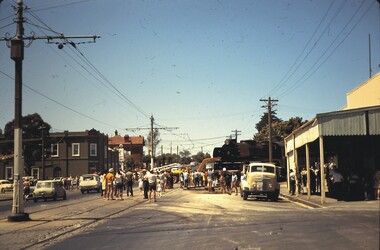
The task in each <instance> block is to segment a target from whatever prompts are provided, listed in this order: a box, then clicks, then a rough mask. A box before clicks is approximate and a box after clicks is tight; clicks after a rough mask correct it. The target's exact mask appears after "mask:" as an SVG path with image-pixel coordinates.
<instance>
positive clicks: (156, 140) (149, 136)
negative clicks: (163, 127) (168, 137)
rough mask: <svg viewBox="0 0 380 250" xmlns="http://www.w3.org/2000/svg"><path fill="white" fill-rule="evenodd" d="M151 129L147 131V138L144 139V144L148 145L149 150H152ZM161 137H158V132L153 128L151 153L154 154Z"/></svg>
mask: <svg viewBox="0 0 380 250" xmlns="http://www.w3.org/2000/svg"><path fill="white" fill-rule="evenodd" d="M151 141H152V131H149V135H148V138H147V139H146V142H145V145H147V146H148V148H149V151H151V150H152V143H151ZM160 142H161V139H160V132H159V131H158V129H153V155H155V152H156V149H157V146H158V144H160Z"/></svg>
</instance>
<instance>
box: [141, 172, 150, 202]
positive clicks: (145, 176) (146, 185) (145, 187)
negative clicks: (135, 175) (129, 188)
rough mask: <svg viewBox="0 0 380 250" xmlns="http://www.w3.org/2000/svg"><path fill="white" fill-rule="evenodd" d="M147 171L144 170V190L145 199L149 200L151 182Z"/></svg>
mask: <svg viewBox="0 0 380 250" xmlns="http://www.w3.org/2000/svg"><path fill="white" fill-rule="evenodd" d="M147 174H148V173H147V171H146V169H144V170H143V177H142V179H143V189H144V199H148V191H149V182H148V175H147Z"/></svg>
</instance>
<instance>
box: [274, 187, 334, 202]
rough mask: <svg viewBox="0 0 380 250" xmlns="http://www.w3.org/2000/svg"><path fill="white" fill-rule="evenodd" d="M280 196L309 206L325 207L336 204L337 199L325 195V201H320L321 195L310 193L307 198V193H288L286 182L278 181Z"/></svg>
mask: <svg viewBox="0 0 380 250" xmlns="http://www.w3.org/2000/svg"><path fill="white" fill-rule="evenodd" d="M280 197H282V198H286V199H288V200H291V201H294V202H298V203H301V204H303V205H306V206H308V207H311V208H326V207H330V206H333V205H334V204H337V203H338V201H337V200H336V199H334V198H330V197H327V196H326V198H325V202H324V203H323V204H322V203H321V195H319V194H318V195H310V199H308V197H307V194H302V193H301V194H295V195H290V194H289V192H288V186H287V182H281V183H280Z"/></svg>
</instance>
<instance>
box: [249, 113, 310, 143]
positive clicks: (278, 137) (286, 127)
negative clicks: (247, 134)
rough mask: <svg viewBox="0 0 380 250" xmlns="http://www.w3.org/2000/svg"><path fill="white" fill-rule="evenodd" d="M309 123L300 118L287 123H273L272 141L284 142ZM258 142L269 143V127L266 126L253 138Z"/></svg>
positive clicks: (291, 119)
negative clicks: (287, 137)
mask: <svg viewBox="0 0 380 250" xmlns="http://www.w3.org/2000/svg"><path fill="white" fill-rule="evenodd" d="M306 122H307V121H302V118H300V117H292V118H290V119H289V120H287V121H280V122H273V123H272V140H273V142H282V141H283V140H284V138H285V137H286V136H288V135H289V134H291V133H292V132H293V131H294V130H295V129H297V128H299V127H301V126H302V125H303V124H305V123H306ZM253 139H254V140H255V141H256V142H267V141H269V127H268V125H266V126H264V127H263V128H262V129H261V130H260V132H258V133H256V134H255V135H254V138H253Z"/></svg>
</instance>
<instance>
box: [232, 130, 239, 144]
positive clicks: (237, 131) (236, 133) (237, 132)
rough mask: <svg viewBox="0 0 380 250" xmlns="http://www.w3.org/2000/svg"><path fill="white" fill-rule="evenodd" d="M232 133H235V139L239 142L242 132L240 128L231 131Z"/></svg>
mask: <svg viewBox="0 0 380 250" xmlns="http://www.w3.org/2000/svg"><path fill="white" fill-rule="evenodd" d="M231 132H232V133H235V140H236V142H238V139H237V138H238V135H240V134H239V133H241V131H240V130H237V129H235V130H232V131H231Z"/></svg>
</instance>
